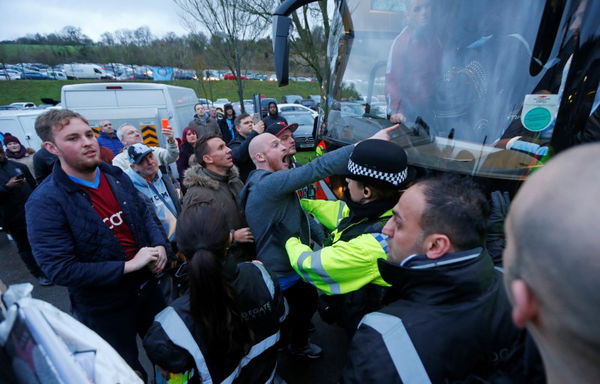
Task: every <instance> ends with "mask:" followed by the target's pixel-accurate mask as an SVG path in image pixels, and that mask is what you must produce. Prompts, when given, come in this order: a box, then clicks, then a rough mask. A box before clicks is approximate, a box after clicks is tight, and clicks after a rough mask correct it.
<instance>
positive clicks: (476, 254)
mask: <svg viewBox="0 0 600 384" xmlns="http://www.w3.org/2000/svg"><path fill="white" fill-rule="evenodd" d="M480 254H481V252H477V253H474V254H472V255H468V256H464V257H459V258H458V259H452V260H446V261H440V262H433V263H430V264H425V265H417V266H414V267H409V268H410V269H426V268H432V267H436V266H439V265H446V264H453V263H458V262H459V261H465V260H469V259H474V258H476V257H478V256H479V255H480Z"/></svg>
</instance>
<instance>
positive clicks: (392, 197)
mask: <svg viewBox="0 0 600 384" xmlns="http://www.w3.org/2000/svg"><path fill="white" fill-rule="evenodd" d="M345 176H346V181H347V183H348V188H347V189H346V191H345V197H344V200H343V201H326V200H308V199H302V200H301V204H302V208H303V209H304V210H306V211H307V212H309V213H311V214H312V215H313V216H314V217H315V218H316V219H317V220H318V221H319V222H320V223H321V224H323V225H324V226H325V227H326V228H328V229H329V230H332V231H333V232H332V233H331V234H330V236H329V238H328V239H327V240H326V241H325V243H324V244H323V245H324V247H323V248H322V249H319V250H313V249H311V248H310V247H309V246H308V245H306V244H303V243H302V242H301V240H300V239H299V238H298V237H291V238H289V239H288V240H287V241H286V244H285V246H286V251H287V253H288V256H289V258H290V263H291V265H292V267H293V268H294V269H295V270H296V272H298V274H299V275H300V276H301V277H302V278H303V279H304V280H305V281H307V282H309V283H311V284H313V285H314V286H315V287H317V288H318V289H319V290H321V291H322V292H324V293H325V294H326V295H327V296H322V298H321V305H320V310H321V316H322V317H323V318H324V319H325V320H326V321H328V322H337V323H338V324H339V325H341V326H342V327H344V328H345V329H346V330H347V331H348V333H350V334H351V333H352V332H353V331H354V330H355V329H356V325H357V324H358V321H359V320H360V318H361V317H362V316H363V315H364V314H366V313H367V312H369V311H372V310H374V309H376V308H378V307H379V306H380V299H381V296H382V295H383V290H382V289H380V288H379V287H383V286H387V284H386V283H385V282H384V281H383V280H382V279H381V276H380V275H379V271H378V269H377V259H380V258H386V251H387V237H386V236H385V235H383V234H382V233H381V231H382V229H383V226H384V225H385V223H386V221H387V220H388V219H389V218H390V217H391V215H392V211H391V209H392V207H393V206H394V205H395V204H396V202H397V201H398V198H399V196H400V190H401V189H402V188H404V187H405V186H406V185H407V184H409V183H410V181H411V180H412V179H413V177H414V170H413V169H412V168H409V167H408V163H407V158H406V153H405V152H404V150H403V149H402V148H401V147H400V146H399V145H397V144H394V143H391V142H387V141H382V140H365V141H363V142H361V143H359V144H358V145H357V146H356V148H355V149H354V151H353V152H352V154H351V156H350V159H349V160H348V165H347V174H346V175H345ZM349 293H351V294H349Z"/></svg>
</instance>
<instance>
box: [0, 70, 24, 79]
mask: <svg viewBox="0 0 600 384" xmlns="http://www.w3.org/2000/svg"><path fill="white" fill-rule="evenodd" d="M20 78H21V72H17V71H13V70H12V69H0V80H19V79H20Z"/></svg>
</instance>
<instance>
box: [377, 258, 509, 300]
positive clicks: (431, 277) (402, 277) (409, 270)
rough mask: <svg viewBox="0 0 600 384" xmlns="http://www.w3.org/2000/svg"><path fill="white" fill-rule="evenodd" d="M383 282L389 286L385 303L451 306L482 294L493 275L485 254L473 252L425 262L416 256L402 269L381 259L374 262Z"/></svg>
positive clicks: (491, 265) (492, 280)
mask: <svg viewBox="0 0 600 384" xmlns="http://www.w3.org/2000/svg"><path fill="white" fill-rule="evenodd" d="M377 264H378V267H379V272H380V273H381V277H382V278H383V280H385V281H386V282H388V283H389V284H391V285H392V289H391V291H390V293H389V294H388V296H387V297H386V301H387V302H390V301H395V300H398V299H402V300H409V301H415V302H419V303H423V304H432V305H440V304H452V303H456V302H461V301H467V300H470V299H472V298H474V297H478V296H480V295H481V294H482V293H484V292H486V291H487V290H488V289H489V287H490V286H491V285H492V284H493V283H494V281H495V279H496V278H497V277H496V274H495V272H494V265H493V263H492V259H491V258H490V257H489V255H488V253H487V251H486V250H484V249H482V248H474V249H471V250H467V251H462V252H456V253H449V254H446V255H444V256H442V258H440V259H438V260H435V261H434V260H429V261H427V260H426V259H425V258H424V256H423V255H418V256H417V257H416V258H415V259H413V260H411V262H409V263H407V265H405V266H404V267H401V266H399V265H397V264H394V263H391V262H389V261H387V260H384V259H379V260H378V261H377Z"/></svg>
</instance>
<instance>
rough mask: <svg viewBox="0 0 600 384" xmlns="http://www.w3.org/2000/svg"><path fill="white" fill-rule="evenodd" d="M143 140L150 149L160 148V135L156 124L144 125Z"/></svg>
mask: <svg viewBox="0 0 600 384" xmlns="http://www.w3.org/2000/svg"><path fill="white" fill-rule="evenodd" d="M141 129H142V138H143V139H144V144H146V145H147V146H149V147H158V135H157V134H156V126H155V125H154V124H148V125H142V128H141Z"/></svg>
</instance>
